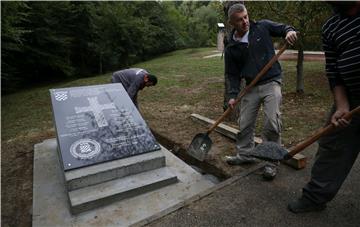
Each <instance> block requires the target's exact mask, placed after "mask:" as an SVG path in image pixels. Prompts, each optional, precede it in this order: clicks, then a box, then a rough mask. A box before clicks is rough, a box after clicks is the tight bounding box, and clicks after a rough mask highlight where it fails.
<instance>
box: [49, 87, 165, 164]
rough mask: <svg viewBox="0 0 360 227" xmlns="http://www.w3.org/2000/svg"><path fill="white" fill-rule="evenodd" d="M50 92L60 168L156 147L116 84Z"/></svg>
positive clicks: (123, 91) (137, 113) (124, 155)
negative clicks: (60, 161)
mask: <svg viewBox="0 0 360 227" xmlns="http://www.w3.org/2000/svg"><path fill="white" fill-rule="evenodd" d="M50 94H51V102H52V107H53V115H54V120H55V126H56V132H57V140H58V146H59V151H60V157H61V159H62V162H63V167H64V170H70V169H74V168H79V167H83V166H88V165H93V164H96V163H101V162H105V161H110V160H114V159H120V158H125V157H129V156H133V155H137V154H142V153H145V152H151V151H155V150H159V149H160V146H159V144H158V143H157V142H156V140H155V138H154V136H153V135H152V133H151V131H150V129H149V128H148V126H147V125H146V123H145V121H144V120H143V119H142V117H141V115H140V113H139V112H138V110H137V108H136V107H135V105H134V104H133V102H132V101H131V99H130V98H129V96H128V94H127V93H126V91H125V89H124V87H123V86H122V85H121V84H120V83H115V84H103V85H95V86H85V87H72V88H59V89H50Z"/></svg>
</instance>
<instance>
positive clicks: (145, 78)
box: [144, 75, 149, 83]
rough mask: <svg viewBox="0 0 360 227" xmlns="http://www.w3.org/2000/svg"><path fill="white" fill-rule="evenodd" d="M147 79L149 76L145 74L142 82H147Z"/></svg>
mask: <svg viewBox="0 0 360 227" xmlns="http://www.w3.org/2000/svg"><path fill="white" fill-rule="evenodd" d="M148 81H149V77H148V75H145V76H144V82H145V83H146V82H148Z"/></svg>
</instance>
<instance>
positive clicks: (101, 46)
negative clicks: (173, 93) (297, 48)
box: [1, 1, 330, 94]
mask: <svg viewBox="0 0 360 227" xmlns="http://www.w3.org/2000/svg"><path fill="white" fill-rule="evenodd" d="M222 4H223V3H221V2H216V1H175V2H172V1H127V2H125V1H108V2H106V1H100V2H99V1H95V2H91V1H90V2H86V1H63V2H61V1H60V2H59V1H55V2H47V1H44V2H31V1H30V2H17V1H15V2H10V1H5V2H4V1H3V2H1V6H2V9H1V13H2V17H1V24H2V26H1V32H2V38H1V44H2V45H1V57H2V63H1V66H2V71H1V76H2V79H1V80H2V94H7V93H9V92H12V91H14V90H16V89H18V88H22V87H24V86H30V85H34V84H38V83H42V82H49V81H58V80H64V79H67V78H69V79H70V78H76V77H88V76H93V75H96V74H101V73H105V72H111V71H115V70H118V69H120V68H124V67H128V66H129V65H131V64H134V63H136V62H139V61H144V60H147V59H150V58H153V57H155V56H157V55H160V54H163V53H166V52H169V51H173V50H177V49H182V48H188V47H206V46H214V45H215V43H216V33H217V27H216V23H217V22H223V20H224V19H223V16H224V15H223V5H222ZM246 5H247V7H248V9H249V12H250V17H251V18H253V19H260V18H270V19H273V20H278V21H281V22H284V23H288V24H292V25H294V26H295V27H296V28H298V29H299V30H300V31H301V34H302V37H303V38H304V39H302V40H303V42H302V43H303V45H304V47H305V48H306V49H319V46H320V39H319V31H320V26H321V24H322V22H323V21H324V18H325V17H326V16H327V15H328V14H329V12H330V11H329V9H328V8H326V4H324V3H322V2H313V1H310V2H301V1H290V2H252V1H250V2H246Z"/></svg>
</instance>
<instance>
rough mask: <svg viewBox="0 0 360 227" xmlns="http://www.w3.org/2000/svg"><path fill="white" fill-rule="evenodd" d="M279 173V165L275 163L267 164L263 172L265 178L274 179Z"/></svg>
mask: <svg viewBox="0 0 360 227" xmlns="http://www.w3.org/2000/svg"><path fill="white" fill-rule="evenodd" d="M276 174H277V167H276V166H275V165H266V166H265V167H264V172H263V174H262V176H263V178H264V179H265V180H273V179H274V178H275V177H276Z"/></svg>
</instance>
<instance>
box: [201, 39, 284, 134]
mask: <svg viewBox="0 0 360 227" xmlns="http://www.w3.org/2000/svg"><path fill="white" fill-rule="evenodd" d="M287 47H288V43H287V42H286V43H285V44H284V46H283V47H281V49H280V50H279V51H278V52H277V54H276V55H274V56H273V57H272V58H271V59H270V61H269V62H268V63H267V64H266V65H265V66H264V67H263V68H262V70H261V71H260V72H259V73H258V74H257V75H256V77H255V79H254V80H252V81H251V83H250V84H249V85H248V86H246V87H245V88H244V89H243V90H242V91H241V92H240V95H239V96H238V98H237V99H236V100H235V103H234V105H236V104H238V103H239V102H240V101H241V98H242V97H243V96H244V95H245V94H246V93H247V92H248V91H249V90H250V89H251V88H252V87H254V86H255V84H256V83H257V82H258V81H259V80H260V78H261V77H262V76H263V75H264V74H265V73H266V72H267V71H268V70H269V69H270V68H271V66H272V65H273V64H274V63H275V62H276V61H277V60H278V59H279V57H280V55H281V54H282V53H283V52H284V51H285V50H286V48H287ZM231 111H232V108H231V107H228V108H227V109H226V111H225V112H224V113H223V114H222V115H221V116H220V117H219V118H218V119H217V120H216V121H215V123H214V124H213V125H212V126H211V127H210V128H209V130H208V131H207V132H206V133H207V134H210V133H211V132H212V131H213V130H214V129H215V128H216V126H218V124H220V122H222V121H223V120H224V119H225V117H227V116H228V115H229V114H230V112H231Z"/></svg>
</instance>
